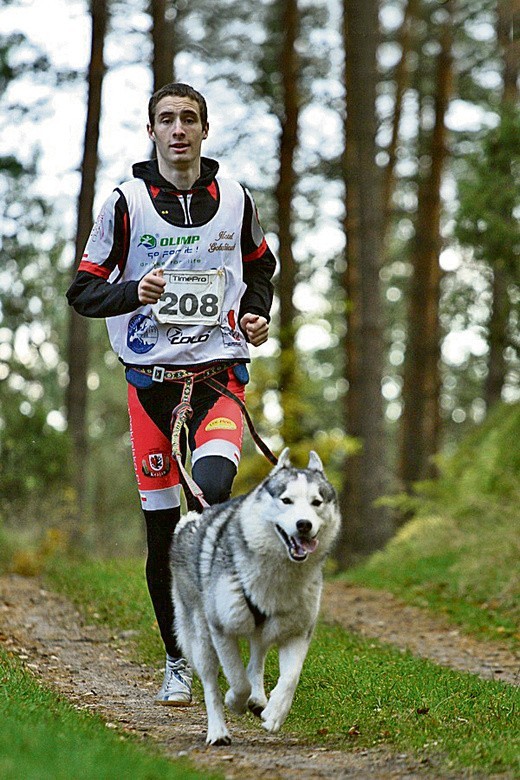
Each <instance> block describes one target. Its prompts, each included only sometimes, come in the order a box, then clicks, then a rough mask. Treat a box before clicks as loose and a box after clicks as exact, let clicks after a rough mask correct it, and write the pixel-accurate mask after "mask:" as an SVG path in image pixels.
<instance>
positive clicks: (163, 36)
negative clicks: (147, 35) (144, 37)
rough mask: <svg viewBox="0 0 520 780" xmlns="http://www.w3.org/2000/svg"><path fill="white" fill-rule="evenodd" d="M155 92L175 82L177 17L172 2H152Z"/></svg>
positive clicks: (160, 0)
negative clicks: (174, 63)
mask: <svg viewBox="0 0 520 780" xmlns="http://www.w3.org/2000/svg"><path fill="white" fill-rule="evenodd" d="M150 12H151V16H152V44H153V53H152V73H153V91H154V92H156V91H157V90H158V89H160V87H163V86H164V85H165V84H169V83H170V82H171V81H173V80H174V78H175V76H174V65H173V62H174V57H175V17H174V12H175V9H174V8H173V5H172V2H171V0H151V2H150Z"/></svg>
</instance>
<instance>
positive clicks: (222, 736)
mask: <svg viewBox="0 0 520 780" xmlns="http://www.w3.org/2000/svg"><path fill="white" fill-rule="evenodd" d="M206 743H207V744H208V745H211V746H212V747H220V746H223V745H230V744H231V737H230V736H229V731H228V730H227V729H226V728H225V727H224V729H223V730H221V729H218V730H217V729H214V730H212V731H210V730H209V729H208V736H207V737H206Z"/></svg>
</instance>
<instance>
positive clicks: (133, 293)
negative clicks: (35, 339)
mask: <svg viewBox="0 0 520 780" xmlns="http://www.w3.org/2000/svg"><path fill="white" fill-rule="evenodd" d="M128 226H129V218H128V206H127V203H126V199H125V197H124V195H123V193H122V192H121V190H119V189H117V188H116V189H115V190H114V192H113V193H112V194H111V196H110V197H109V198H108V199H107V200H106V201H105V203H104V205H103V207H102V209H101V211H100V213H99V214H98V217H97V220H96V222H95V224H94V226H93V228H92V231H91V233H90V236H89V239H88V241H87V245H86V247H85V252H84V255H83V257H82V259H81V262H80V263H79V267H78V271H77V273H76V276H75V278H74V280H73V282H72V284H71V286H70V287H69V289H68V291H67V300H68V302H69V304H70V305H71V306H73V307H74V309H75V310H76V311H77V312H78V314H82V315H83V316H85V317H115V316H117V315H118V314H128V312H131V311H134V310H135V309H137V308H138V307H139V306H140V305H141V303H140V302H139V298H138V296H137V286H138V281H134V280H130V281H126V282H117V281H116V282H113V283H112V282H109V281H108V277H109V276H110V275H111V274H112V272H113V271H114V270H115V269H116V268H119V272H120V274H121V273H122V272H123V270H124V268H125V265H126V261H127V258H128V246H129V227H128Z"/></svg>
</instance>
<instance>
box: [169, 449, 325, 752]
mask: <svg viewBox="0 0 520 780" xmlns="http://www.w3.org/2000/svg"><path fill="white" fill-rule="evenodd" d="M339 525H340V516H339V510H338V502H337V498H336V493H335V491H334V488H333V487H332V485H331V484H330V482H329V481H328V480H327V478H326V477H325V473H324V471H323V465H322V463H321V460H320V458H319V457H318V455H317V454H316V453H315V452H311V453H310V457H309V463H308V466H307V468H305V469H297V468H294V467H293V466H292V465H291V463H290V460H289V453H288V449H285V450H284V451H283V452H282V454H281V455H280V459H279V462H278V464H277V466H275V468H274V469H273V470H272V471H271V473H270V474H269V475H268V476H267V478H266V479H265V480H264V481H263V482H262V483H261V484H260V485H258V487H256V488H255V489H254V490H252V491H251V492H250V493H248V494H246V495H243V496H239V497H237V498H234V499H231V500H230V501H228V502H226V503H225V504H219V505H216V506H212V507H209V508H208V509H205V510H204V511H203V512H202V513H201V514H197V513H196V512H190V513H189V514H188V515H186V516H185V517H184V518H183V519H182V520H181V521H180V522H179V525H178V526H177V529H176V532H175V538H174V542H173V548H172V568H173V597H174V601H175V606H176V617H175V630H176V632H177V637H178V640H179V643H180V645H181V647H182V649H183V652H184V654H185V656H186V658H187V659H188V660H189V662H190V663H191V664H192V666H193V667H194V668H195V671H196V672H197V674H198V676H199V678H200V680H201V682H202V686H203V688H204V699H205V704H206V711H207V718H208V732H207V739H206V741H207V742H208V743H209V744H211V745H227V744H229V743H230V741H231V739H230V735H229V732H228V729H227V727H226V721H225V716H224V707H223V700H222V695H221V693H220V689H219V686H218V671H219V665H221V666H222V669H223V671H224V674H225V676H226V678H227V681H228V683H229V690H228V692H227V694H226V696H225V703H226V705H227V706H228V707H229V708H230V709H232V710H234V711H235V712H238V713H243V712H245V711H246V710H247V709H248V708H249V709H250V710H251V711H252V712H253V713H254V714H255V715H257V716H259V717H260V718H261V719H262V721H263V723H262V725H263V727H264V728H265V729H266V730H267V731H269V732H276V731H278V730H279V729H280V727H281V726H282V724H283V722H284V721H285V719H286V717H287V715H288V713H289V710H290V708H291V705H292V700H293V697H294V692H295V690H296V686H297V684H298V680H299V678H300V673H301V669H302V666H303V662H304V660H305V657H306V655H307V651H308V648H309V643H310V640H311V636H312V633H313V630H314V626H315V623H316V619H317V617H318V611H319V606H320V598H321V591H322V585H323V573H322V572H323V565H324V563H325V559H326V557H327V555H328V553H329V552H330V549H331V547H332V544H333V542H334V540H335V538H336V536H337V533H338V530H339ZM239 637H246V638H247V639H248V640H249V645H250V659H249V663H248V666H247V669H245V668H244V665H243V663H242V660H241V657H240V653H239V646H238V639H239ZM273 645H276V646H277V647H278V652H279V667H280V676H279V679H278V682H277V684H276V686H275V687H274V689H273V690H272V692H271V695H270V697H269V699H268V698H267V696H266V694H265V690H264V663H265V657H266V655H267V651H268V650H269V648H270V647H271V646H273Z"/></svg>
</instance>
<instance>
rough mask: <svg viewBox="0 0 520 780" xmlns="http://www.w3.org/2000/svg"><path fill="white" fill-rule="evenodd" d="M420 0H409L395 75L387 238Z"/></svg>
mask: <svg viewBox="0 0 520 780" xmlns="http://www.w3.org/2000/svg"><path fill="white" fill-rule="evenodd" d="M417 6H418V0H408V2H407V3H406V7H405V10H404V16H403V23H402V25H401V30H400V34H399V43H400V45H401V59H400V60H399V63H398V65H397V68H396V73H395V101H394V114H393V117H392V136H391V139H390V144H389V146H388V149H387V153H388V163H387V164H386V166H385V169H384V173H383V214H384V227H383V235H384V236H386V234H387V232H388V229H389V225H390V217H391V213H392V193H393V190H394V182H395V166H396V162H397V149H398V144H399V127H400V124H401V115H402V108H403V98H404V95H405V92H406V90H407V88H408V85H409V79H410V72H409V68H408V59H409V54H410V50H411V47H412V39H413V22H414V20H415V17H416V15H417Z"/></svg>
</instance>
